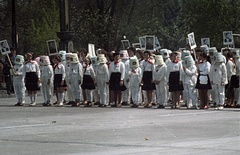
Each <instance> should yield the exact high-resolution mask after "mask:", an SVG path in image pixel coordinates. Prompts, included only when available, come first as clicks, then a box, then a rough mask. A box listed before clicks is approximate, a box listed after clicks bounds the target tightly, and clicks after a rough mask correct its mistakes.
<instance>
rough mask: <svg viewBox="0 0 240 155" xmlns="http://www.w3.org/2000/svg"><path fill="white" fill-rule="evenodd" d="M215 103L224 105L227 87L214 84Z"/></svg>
mask: <svg viewBox="0 0 240 155" xmlns="http://www.w3.org/2000/svg"><path fill="white" fill-rule="evenodd" d="M212 86H213V91H214V101H215V102H216V104H217V105H221V106H222V105H223V104H224V101H225V85H224V86H222V85H221V84H213V85H212Z"/></svg>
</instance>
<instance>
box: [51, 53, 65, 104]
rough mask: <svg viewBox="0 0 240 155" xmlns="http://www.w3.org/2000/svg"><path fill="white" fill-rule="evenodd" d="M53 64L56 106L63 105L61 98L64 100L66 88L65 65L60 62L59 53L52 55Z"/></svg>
mask: <svg viewBox="0 0 240 155" xmlns="http://www.w3.org/2000/svg"><path fill="white" fill-rule="evenodd" d="M52 61H53V63H54V66H53V72H54V82H53V83H54V90H55V92H56V95H57V106H63V100H64V89H65V88H66V86H67V85H66V82H65V77H66V72H65V67H64V65H63V64H62V63H61V56H60V55H59V54H57V55H54V57H53V59H52Z"/></svg>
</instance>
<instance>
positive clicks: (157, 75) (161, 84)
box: [153, 55, 168, 109]
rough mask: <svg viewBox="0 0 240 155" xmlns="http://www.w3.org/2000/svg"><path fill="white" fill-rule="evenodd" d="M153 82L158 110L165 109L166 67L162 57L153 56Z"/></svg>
mask: <svg viewBox="0 0 240 155" xmlns="http://www.w3.org/2000/svg"><path fill="white" fill-rule="evenodd" d="M153 82H154V83H155V85H156V94H157V104H158V108H159V109H161V108H165V106H166V105H167V93H168V91H167V66H166V64H165V63H164V60H163V57H162V55H156V56H155V70H154V71H153Z"/></svg>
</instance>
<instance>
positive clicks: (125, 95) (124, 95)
mask: <svg viewBox="0 0 240 155" xmlns="http://www.w3.org/2000/svg"><path fill="white" fill-rule="evenodd" d="M124 85H125V86H126V87H127V89H126V90H125V91H123V92H122V101H123V102H127V103H130V90H129V82H127V80H126V79H124Z"/></svg>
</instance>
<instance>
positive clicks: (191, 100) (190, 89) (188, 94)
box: [183, 84, 197, 106]
mask: <svg viewBox="0 0 240 155" xmlns="http://www.w3.org/2000/svg"><path fill="white" fill-rule="evenodd" d="M183 88H184V90H183V92H184V97H185V98H184V100H185V101H187V106H197V90H196V88H195V86H193V85H190V84H184V85H183Z"/></svg>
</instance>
